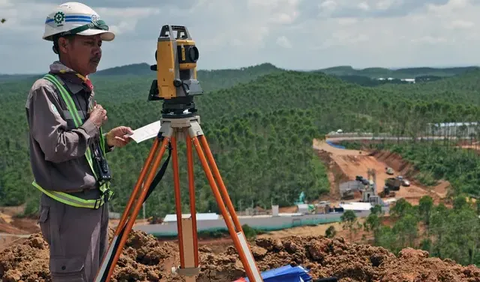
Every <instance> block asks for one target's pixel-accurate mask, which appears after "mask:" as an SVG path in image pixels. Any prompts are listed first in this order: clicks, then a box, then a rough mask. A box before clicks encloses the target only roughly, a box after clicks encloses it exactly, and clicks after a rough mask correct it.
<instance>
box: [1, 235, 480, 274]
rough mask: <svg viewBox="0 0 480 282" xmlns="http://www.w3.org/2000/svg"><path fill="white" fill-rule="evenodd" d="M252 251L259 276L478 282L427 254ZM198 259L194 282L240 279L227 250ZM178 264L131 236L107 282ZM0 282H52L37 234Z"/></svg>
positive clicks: (6, 264)
mask: <svg viewBox="0 0 480 282" xmlns="http://www.w3.org/2000/svg"><path fill="white" fill-rule="evenodd" d="M251 246H252V250H253V254H254V257H255V259H256V261H257V264H258V266H259V268H260V270H262V271H263V270H267V269H272V268H277V267H281V266H284V265H287V264H291V265H301V266H303V267H306V268H308V269H310V274H311V275H312V277H314V278H323V277H330V276H336V277H338V278H339V281H341V282H347V281H348V282H354V281H377V282H386V281H388V282H397V281H402V282H417V281H424V282H433V281H435V282H437V281H458V282H461V281H468V282H473V281H480V269H479V268H477V267H475V266H466V267H464V266H461V265H458V264H456V263H455V262H453V261H451V260H441V259H438V258H431V257H429V255H428V253H427V252H424V251H419V250H413V249H404V250H403V251H401V252H400V254H399V256H398V257H396V256H395V255H394V254H392V253H390V252H389V251H387V250H386V249H383V248H380V247H373V246H370V245H358V244H348V243H346V241H344V240H343V238H334V239H328V238H324V237H323V236H305V237H300V236H292V237H287V238H283V239H269V238H264V239H256V240H254V241H252V242H251ZM200 259H201V264H202V265H201V274H200V275H199V277H198V279H197V281H199V282H207V281H208V282H220V281H222V282H224V281H233V280H235V279H237V278H239V277H244V276H245V274H244V270H243V266H242V263H241V262H240V260H239V258H238V255H237V254H236V251H235V249H234V248H233V247H232V246H229V247H227V248H226V249H225V250H223V251H222V252H219V253H216V252H214V251H213V250H211V249H209V248H208V247H205V246H202V247H200ZM178 261H179V260H178V247H177V244H176V243H173V242H159V241H158V240H157V239H155V238H154V237H153V236H149V235H146V234H145V233H143V232H137V231H132V232H131V233H130V236H129V239H128V241H127V244H126V246H125V248H124V251H123V254H122V256H121V257H120V259H119V261H118V264H117V267H116V269H115V272H114V277H113V279H112V280H111V281H112V282H120V281H184V280H183V279H182V278H180V277H179V276H178V275H174V274H172V273H171V268H172V267H173V266H176V265H177V264H178ZM2 279H3V280H2ZM0 281H3V282H12V281H23V282H30V281H31V282H33V281H39V282H41V281H51V280H50V278H49V270H48V245H47V244H46V242H45V241H44V240H43V238H42V236H41V235H40V234H38V233H36V234H34V235H32V236H31V237H30V238H28V239H24V240H23V241H22V242H20V243H17V244H15V245H12V246H10V247H9V248H7V249H5V250H4V251H2V252H0Z"/></svg>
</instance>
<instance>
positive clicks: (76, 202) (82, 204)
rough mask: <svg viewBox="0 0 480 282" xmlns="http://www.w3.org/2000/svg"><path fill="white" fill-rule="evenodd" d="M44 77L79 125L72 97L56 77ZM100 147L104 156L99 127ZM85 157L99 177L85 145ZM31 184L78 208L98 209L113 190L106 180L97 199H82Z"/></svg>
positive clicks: (35, 183)
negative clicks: (53, 86)
mask: <svg viewBox="0 0 480 282" xmlns="http://www.w3.org/2000/svg"><path fill="white" fill-rule="evenodd" d="M44 78H45V79H46V80H48V81H50V82H51V83H53V85H55V87H56V88H57V89H58V90H59V91H60V96H61V97H62V99H63V101H64V102H65V104H66V105H67V108H68V111H69V112H70V114H71V115H72V117H73V121H74V123H75V126H76V127H79V126H81V125H82V124H83V123H82V119H81V118H80V116H79V115H78V111H77V108H76V106H75V103H74V102H73V100H72V98H71V97H70V94H69V93H68V91H67V90H66V89H65V87H64V86H63V85H62V84H61V83H60V82H59V81H58V79H57V78H56V77H55V76H53V75H51V74H46V75H45V76H44ZM100 147H101V149H102V152H103V155H104V156H106V150H105V139H104V136H103V131H102V129H101V128H100ZM85 157H86V159H87V162H88V164H89V165H90V168H91V170H92V173H93V175H94V176H95V179H97V180H98V179H99V178H98V176H97V173H96V172H95V169H94V168H93V155H92V151H91V150H90V147H87V152H86V154H85ZM32 185H33V186H35V187H36V188H37V189H39V190H40V191H42V192H43V193H45V194H46V195H47V196H49V197H51V198H53V199H55V200H57V201H59V202H61V203H64V204H67V205H70V206H74V207H79V208H90V209H98V208H100V207H101V206H103V205H104V204H105V203H106V202H108V201H109V200H110V199H111V198H112V197H113V191H111V190H110V182H109V181H106V182H104V183H102V184H100V187H99V189H100V193H101V196H100V198H98V199H91V200H86V199H82V198H79V197H75V196H73V195H71V194H68V193H65V192H59V191H49V190H46V189H44V188H42V187H41V186H40V185H39V184H38V183H37V182H36V181H33V183H32Z"/></svg>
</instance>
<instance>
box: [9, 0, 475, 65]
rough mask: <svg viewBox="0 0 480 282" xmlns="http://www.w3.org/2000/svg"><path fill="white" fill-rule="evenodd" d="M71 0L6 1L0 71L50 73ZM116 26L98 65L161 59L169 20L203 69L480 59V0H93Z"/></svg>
mask: <svg viewBox="0 0 480 282" xmlns="http://www.w3.org/2000/svg"><path fill="white" fill-rule="evenodd" d="M61 3H63V2H59V1H53V0H0V18H6V19H7V21H6V22H5V23H3V24H0V73H3V74H15V73H43V72H45V71H48V66H49V64H50V63H52V62H53V61H54V60H56V59H57V56H56V54H54V53H53V51H52V48H51V46H52V44H51V42H48V41H45V40H43V39H42V35H43V32H44V23H45V19H46V17H47V15H48V14H49V13H51V12H53V11H54V10H55V8H56V6H57V5H59V4H61ZM82 3H84V4H86V5H89V6H90V7H92V8H93V9H94V10H95V11H96V12H97V13H98V14H99V15H100V19H103V20H105V21H106V22H107V24H108V25H109V26H110V28H111V30H112V31H114V32H115V33H116V38H115V40H114V41H113V42H104V44H103V57H102V61H101V62H100V66H99V69H106V68H110V67H115V66H122V65H127V64H134V63H143V62H145V63H148V64H154V63H155V61H154V54H155V50H156V42H157V38H158V35H159V32H160V28H161V26H163V25H165V24H175V25H185V26H186V27H187V28H188V29H189V31H190V33H191V35H192V37H193V39H194V40H195V42H196V46H197V48H198V49H199V53H200V58H199V61H198V69H227V68H240V67H246V66H252V65H256V64H261V63H267V62H268V63H272V64H274V65H275V66H277V67H280V68H284V69H296V70H311V69H321V68H327V67H332V66H339V65H349V66H352V67H354V68H359V69H360V68H366V67H387V68H400V67H416V66H430V67H443V66H471V65H480V16H479V15H480V0H162V1H159V0H128V1H127V0H102V1H98V0H97V1H93V0H85V1H83V2H82Z"/></svg>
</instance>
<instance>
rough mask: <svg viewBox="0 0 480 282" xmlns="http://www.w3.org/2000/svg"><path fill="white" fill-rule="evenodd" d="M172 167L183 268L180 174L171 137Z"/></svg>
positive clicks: (174, 145)
mask: <svg viewBox="0 0 480 282" xmlns="http://www.w3.org/2000/svg"><path fill="white" fill-rule="evenodd" d="M171 144H172V165H173V187H174V191H175V209H176V214H177V233H178V246H179V251H180V266H181V267H182V268H184V267H185V257H184V250H183V237H182V236H183V232H182V231H183V230H182V201H181V199H180V196H181V195H180V175H179V174H180V173H179V171H178V154H177V138H176V137H175V136H172V142H171Z"/></svg>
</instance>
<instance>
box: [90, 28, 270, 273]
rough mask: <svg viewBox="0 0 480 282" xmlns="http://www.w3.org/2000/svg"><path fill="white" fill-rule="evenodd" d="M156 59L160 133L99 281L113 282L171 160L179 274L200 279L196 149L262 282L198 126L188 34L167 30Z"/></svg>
mask: <svg viewBox="0 0 480 282" xmlns="http://www.w3.org/2000/svg"><path fill="white" fill-rule="evenodd" d="M155 58H156V61H157V64H156V65H153V66H152V67H151V70H153V71H156V72H157V79H156V80H154V81H153V82H152V85H151V88H150V93H149V96H148V100H149V101H158V100H160V101H162V102H163V106H162V111H161V119H160V122H161V127H160V130H159V132H158V135H157V136H156V138H155V139H154V142H153V145H152V147H151V149H150V152H149V154H148V156H147V158H146V161H145V164H144V165H143V168H142V170H141V172H140V175H139V177H138V179H137V182H136V184H135V187H134V189H133V191H132V194H131V195H130V199H129V200H128V203H127V205H126V208H125V211H124V212H123V215H122V217H121V219H120V223H119V224H118V226H117V228H116V230H115V234H114V236H113V239H112V240H111V242H110V246H109V248H108V251H107V253H106V255H105V257H104V258H103V261H102V264H101V266H100V270H99V272H98V273H97V277H96V280H95V281H97V282H100V281H102V282H104V281H107V282H108V281H110V277H112V274H113V270H114V268H115V265H116V264H117V262H118V259H119V257H120V254H121V253H122V250H123V247H124V246H125V242H126V241H127V238H128V234H129V232H130V231H131V229H132V227H133V224H134V222H135V218H136V217H137V215H138V213H139V211H140V209H141V207H142V204H143V203H144V202H145V201H146V199H147V198H148V196H149V195H150V194H151V192H152V191H153V189H155V187H156V186H157V184H158V183H159V182H160V181H161V179H162V177H163V175H164V173H165V171H166V169H167V166H168V162H169V160H170V158H172V165H173V168H172V169H173V188H174V191H175V211H176V218H177V231H178V242H179V249H180V266H179V267H178V270H177V271H176V272H177V273H178V274H180V275H183V276H184V277H185V279H186V281H187V282H193V281H196V276H197V275H198V274H199V273H200V263H201V262H200V260H199V256H198V238H197V220H196V208H195V181H194V167H193V160H194V158H193V157H194V154H193V148H195V151H196V153H197V156H198V158H199V160H200V162H201V165H202V168H203V171H204V173H205V175H206V177H207V179H208V182H209V184H210V187H211V189H212V192H213V195H214V197H215V199H216V202H217V204H218V207H219V209H220V211H221V214H222V216H223V218H224V220H225V224H226V226H227V228H228V231H229V233H230V237H231V238H232V240H233V243H234V245H235V248H236V251H237V253H238V255H239V257H240V260H241V262H242V264H243V267H244V269H245V272H246V275H247V277H248V279H249V281H250V282H263V280H262V276H261V275H260V272H259V269H258V267H257V265H256V263H255V260H254V258H253V255H252V252H251V250H250V247H249V245H248V243H247V240H246V237H245V234H244V232H243V230H242V226H241V225H240V221H239V219H238V217H237V215H236V213H235V209H234V207H233V204H232V201H231V200H230V197H229V195H228V191H227V188H226V187H225V184H224V182H223V180H222V176H221V175H220V172H219V169H218V167H217V164H216V162H215V159H214V157H213V154H212V151H211V150H210V147H209V144H208V142H207V139H206V137H205V135H204V133H203V130H202V128H201V126H200V116H199V115H198V114H197V109H196V107H195V103H194V97H195V96H198V95H202V94H203V90H202V87H201V86H200V83H199V81H198V80H197V77H196V67H197V60H198V58H199V52H198V49H197V47H196V46H195V42H194V41H193V39H192V38H191V36H190V34H189V32H188V30H187V28H186V27H184V26H177V25H165V26H163V27H162V28H161V31H160V36H159V37H158V43H157V51H156V52H155ZM180 140H185V142H186V151H187V171H188V191H189V193H188V194H189V195H188V196H189V202H190V216H183V215H182V205H181V193H180V177H179V161H178V155H177V153H178V151H177V148H178V146H177V142H179V141H180ZM167 150H168V157H167V158H166V160H165V162H164V163H163V165H162V166H161V168H160V163H161V160H162V158H163V156H164V154H165V152H166V151H167ZM159 168H160V169H159ZM157 170H158V172H157Z"/></svg>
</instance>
